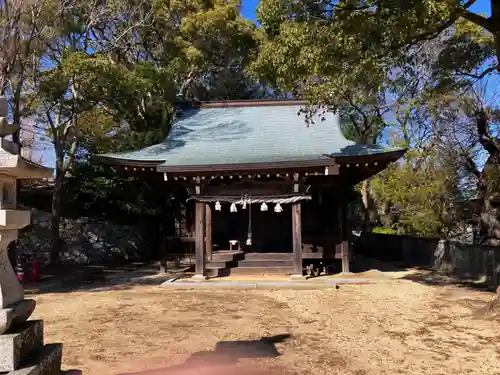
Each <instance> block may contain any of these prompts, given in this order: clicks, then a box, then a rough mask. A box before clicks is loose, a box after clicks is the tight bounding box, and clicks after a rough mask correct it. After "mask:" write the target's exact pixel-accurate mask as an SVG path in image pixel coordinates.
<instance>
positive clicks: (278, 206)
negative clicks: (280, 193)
mask: <svg viewBox="0 0 500 375" xmlns="http://www.w3.org/2000/svg"><path fill="white" fill-rule="evenodd" d="M274 212H278V213H280V212H283V208H282V207H281V204H279V203H276V206H274Z"/></svg>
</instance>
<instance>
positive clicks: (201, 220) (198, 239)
mask: <svg viewBox="0 0 500 375" xmlns="http://www.w3.org/2000/svg"><path fill="white" fill-rule="evenodd" d="M195 211H196V212H195V231H196V233H195V252H196V262H195V275H194V276H193V278H195V279H205V219H206V218H205V203H201V202H196V207H195Z"/></svg>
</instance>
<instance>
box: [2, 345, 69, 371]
mask: <svg viewBox="0 0 500 375" xmlns="http://www.w3.org/2000/svg"><path fill="white" fill-rule="evenodd" d="M61 359H62V344H48V345H45V346H44V347H43V348H42V349H40V350H39V351H37V352H36V353H33V355H31V356H30V358H29V359H28V360H27V361H26V362H25V363H23V365H22V366H21V368H20V369H18V370H15V371H11V372H8V373H7V375H60V373H61Z"/></svg>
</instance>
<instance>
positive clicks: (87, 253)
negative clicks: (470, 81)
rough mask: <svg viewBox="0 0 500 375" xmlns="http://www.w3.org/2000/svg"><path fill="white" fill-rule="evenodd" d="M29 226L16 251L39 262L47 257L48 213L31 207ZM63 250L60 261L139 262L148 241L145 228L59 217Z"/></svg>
mask: <svg viewBox="0 0 500 375" xmlns="http://www.w3.org/2000/svg"><path fill="white" fill-rule="evenodd" d="M31 218H32V219H31V225H30V226H29V227H27V228H26V229H25V230H23V232H22V233H21V235H20V236H19V240H18V241H17V244H16V250H18V251H20V253H21V254H22V255H23V256H24V257H25V258H26V259H28V260H31V259H33V258H34V257H35V256H36V257H37V259H38V261H39V262H40V263H41V264H45V263H48V261H49V259H50V246H51V245H50V228H51V214H50V213H48V212H44V211H40V210H36V209H32V210H31ZM60 233H61V240H62V241H63V244H64V245H63V251H62V253H61V256H60V258H61V259H60V260H61V262H63V263H73V264H103V263H110V262H126V261H139V260H143V259H144V257H146V258H147V257H148V255H149V254H148V251H151V248H152V246H151V244H150V242H149V241H148V235H147V233H145V229H144V228H143V227H140V226H127V225H117V224H112V223H108V222H105V221H99V220H93V219H90V218H85V217H84V218H79V219H68V218H62V219H61V232H60Z"/></svg>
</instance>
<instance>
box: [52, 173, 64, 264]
mask: <svg viewBox="0 0 500 375" xmlns="http://www.w3.org/2000/svg"><path fill="white" fill-rule="evenodd" d="M63 180H64V170H63V169H61V168H57V169H56V177H55V181H54V183H55V185H54V193H53V195H52V227H51V249H50V263H51V264H54V263H57V262H59V254H60V252H61V245H62V244H61V236H60V231H59V227H60V223H61V196H62V186H63Z"/></svg>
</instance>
